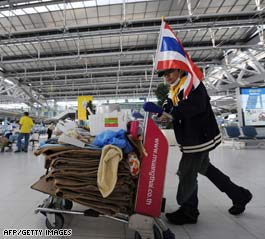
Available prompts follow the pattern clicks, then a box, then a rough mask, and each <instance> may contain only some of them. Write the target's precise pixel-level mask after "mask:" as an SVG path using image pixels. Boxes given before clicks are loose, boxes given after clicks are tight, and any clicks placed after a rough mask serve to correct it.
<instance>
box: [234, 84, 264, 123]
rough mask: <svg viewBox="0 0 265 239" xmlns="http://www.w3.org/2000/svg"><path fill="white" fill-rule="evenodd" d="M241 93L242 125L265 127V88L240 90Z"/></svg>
mask: <svg viewBox="0 0 265 239" xmlns="http://www.w3.org/2000/svg"><path fill="white" fill-rule="evenodd" d="M239 93H240V94H239V97H240V99H239V101H240V111H239V112H241V113H242V115H241V119H242V123H243V124H242V125H244V126H265V88H264V87H249V88H240V91H239Z"/></svg>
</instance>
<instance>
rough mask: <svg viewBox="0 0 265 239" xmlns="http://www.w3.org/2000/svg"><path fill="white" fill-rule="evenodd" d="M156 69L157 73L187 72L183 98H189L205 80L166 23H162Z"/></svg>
mask: <svg viewBox="0 0 265 239" xmlns="http://www.w3.org/2000/svg"><path fill="white" fill-rule="evenodd" d="M155 68H156V70H157V71H163V70H168V69H179V70H183V71H185V72H187V79H186V81H185V83H184V85H183V88H184V94H183V98H187V97H188V95H189V93H190V91H191V89H192V88H196V87H197V86H198V85H199V83H200V81H201V80H202V78H203V74H202V72H201V70H200V69H199V68H198V67H197V66H196V65H195V64H194V63H193V61H192V60H191V58H190V56H189V55H188V53H187V52H186V51H185V49H184V47H183V46H182V44H181V42H180V40H179V39H178V37H177V36H176V34H175V33H174V32H173V31H172V29H171V27H170V26H169V25H168V24H167V23H166V22H165V21H162V25H161V30H160V36H159V41H158V48H157V52H156V58H155Z"/></svg>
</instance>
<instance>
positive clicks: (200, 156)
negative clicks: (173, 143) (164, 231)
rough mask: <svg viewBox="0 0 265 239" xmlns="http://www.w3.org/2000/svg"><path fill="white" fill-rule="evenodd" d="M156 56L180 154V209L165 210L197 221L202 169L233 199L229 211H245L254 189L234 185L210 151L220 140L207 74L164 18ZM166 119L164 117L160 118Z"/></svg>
mask: <svg viewBox="0 0 265 239" xmlns="http://www.w3.org/2000/svg"><path fill="white" fill-rule="evenodd" d="M159 36H160V39H159V44H158V47H159V48H158V50H157V54H156V59H155V67H156V70H157V72H158V76H160V77H162V76H163V79H164V81H165V83H167V84H169V85H170V91H169V95H168V98H167V99H166V101H165V102H164V105H163V109H164V110H165V111H166V112H167V113H170V114H171V115H172V116H173V127H174V132H175V136H176V140H177V142H178V144H179V146H180V150H181V152H182V157H181V160H180V163H179V168H178V173H177V174H178V176H179V185H178V191H177V202H178V204H179V205H180V208H179V209H178V210H176V211H175V212H172V213H166V215H165V216H166V218H167V219H168V221H169V222H170V223H173V224H176V225H183V224H188V223H190V224H194V223H197V219H198V216H199V214H200V213H199V210H198V204H199V201H198V183H197V177H198V173H200V174H202V175H204V176H206V177H207V178H208V179H209V180H210V181H211V182H212V183H213V184H214V185H215V186H216V187H217V188H218V189H219V190H220V191H221V192H224V193H226V195H227V196H228V197H229V198H230V199H231V200H232V207H231V208H230V209H229V210H228V211H229V213H231V214H233V215H238V214H240V213H243V212H244V210H245V208H246V205H247V204H248V203H249V202H250V200H251V199H252V194H251V192H250V191H249V190H248V189H246V188H243V187H241V186H238V185H236V184H235V183H233V182H232V181H231V180H230V178H229V177H228V176H227V175H225V174H224V173H223V172H221V171H220V170H219V169H218V168H216V167H215V166H214V165H212V164H211V162H210V159H209V152H210V151H211V150H213V149H215V148H216V147H217V146H218V145H219V144H220V143H221V134H220V131H219V128H218V125H217V122H216V119H215V116H214V113H213V110H212V107H211V104H210V97H209V95H208V93H207V90H206V88H205V86H204V84H203V82H202V80H203V74H202V72H201V71H200V69H199V68H198V67H197V66H196V65H195V64H194V63H193V61H192V60H191V58H190V56H189V55H188V53H187V52H186V51H185V49H184V48H183V46H182V44H181V42H180V40H179V39H178V38H177V36H176V34H175V33H174V32H173V31H172V29H171V27H170V26H169V25H168V24H167V23H166V22H165V21H164V20H163V21H162V25H161V31H160V34H159ZM159 120H160V121H161V122H163V121H167V120H168V118H166V116H165V115H163V114H162V115H161V116H160V117H159Z"/></svg>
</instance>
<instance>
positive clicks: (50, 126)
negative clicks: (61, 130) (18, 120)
mask: <svg viewBox="0 0 265 239" xmlns="http://www.w3.org/2000/svg"><path fill="white" fill-rule="evenodd" d="M54 129H55V125H54V123H53V122H52V123H50V124H49V126H48V129H47V134H48V138H47V139H50V138H51V137H52V132H53V130H54Z"/></svg>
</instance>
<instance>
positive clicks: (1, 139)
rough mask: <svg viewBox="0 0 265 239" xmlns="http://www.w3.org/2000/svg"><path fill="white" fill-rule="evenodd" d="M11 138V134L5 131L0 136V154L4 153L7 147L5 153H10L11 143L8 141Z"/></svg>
mask: <svg viewBox="0 0 265 239" xmlns="http://www.w3.org/2000/svg"><path fill="white" fill-rule="evenodd" d="M11 136H12V133H11V132H9V131H7V132H6V133H5V134H4V135H3V136H0V147H1V152H4V151H5V147H8V150H7V152H11V151H12V141H10V140H9V139H10V137H11Z"/></svg>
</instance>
